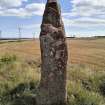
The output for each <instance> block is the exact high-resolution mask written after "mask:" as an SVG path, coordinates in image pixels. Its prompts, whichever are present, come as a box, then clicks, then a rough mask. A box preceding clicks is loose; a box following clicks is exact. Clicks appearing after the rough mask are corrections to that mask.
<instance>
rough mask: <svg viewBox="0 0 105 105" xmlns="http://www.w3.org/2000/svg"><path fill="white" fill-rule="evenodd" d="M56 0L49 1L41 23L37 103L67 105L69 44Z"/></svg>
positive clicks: (38, 104) (40, 104)
mask: <svg viewBox="0 0 105 105" xmlns="http://www.w3.org/2000/svg"><path fill="white" fill-rule="evenodd" d="M52 1H53V0H52ZM55 1H57V0H54V2H51V0H50V2H49V0H48V1H47V4H46V8H45V12H44V15H43V21H42V25H41V33H40V48H41V59H42V65H41V81H40V85H39V87H38V94H37V97H36V102H37V105H65V104H66V102H67V92H66V66H67V59H68V53H67V44H66V37H65V30H64V25H63V22H62V19H61V11H60V6H59V5H58V1H57V2H55Z"/></svg>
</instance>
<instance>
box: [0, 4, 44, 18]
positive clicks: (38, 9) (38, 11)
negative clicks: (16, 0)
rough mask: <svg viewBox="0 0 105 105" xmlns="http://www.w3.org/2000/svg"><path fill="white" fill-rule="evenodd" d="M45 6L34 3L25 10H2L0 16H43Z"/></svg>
mask: <svg viewBox="0 0 105 105" xmlns="http://www.w3.org/2000/svg"><path fill="white" fill-rule="evenodd" d="M44 8H45V4H42V3H32V4H28V5H26V6H25V7H24V8H18V9H17V8H10V9H3V10H0V16H18V17H30V16H33V15H38V16H42V15H43V12H44Z"/></svg>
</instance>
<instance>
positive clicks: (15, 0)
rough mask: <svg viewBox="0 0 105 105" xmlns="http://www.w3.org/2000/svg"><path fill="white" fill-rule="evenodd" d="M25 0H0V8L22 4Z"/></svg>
mask: <svg viewBox="0 0 105 105" xmlns="http://www.w3.org/2000/svg"><path fill="white" fill-rule="evenodd" d="M26 1H27V0H0V7H2V8H10V7H18V6H21V5H22V2H26Z"/></svg>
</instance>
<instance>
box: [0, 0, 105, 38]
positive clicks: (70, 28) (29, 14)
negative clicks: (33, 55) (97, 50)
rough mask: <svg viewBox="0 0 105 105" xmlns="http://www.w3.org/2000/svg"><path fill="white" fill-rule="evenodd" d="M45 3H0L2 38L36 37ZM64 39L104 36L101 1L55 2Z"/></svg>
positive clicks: (34, 0) (1, 0) (38, 0)
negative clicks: (63, 31)
mask: <svg viewBox="0 0 105 105" xmlns="http://www.w3.org/2000/svg"><path fill="white" fill-rule="evenodd" d="M46 1H47V0H0V30H1V31H2V37H14V38H16V37H19V30H18V29H19V28H21V33H22V37H27V38H31V37H33V36H34V37H39V33H40V25H41V22H42V16H43V12H44V8H45V4H46ZM59 3H60V5H61V11H62V19H63V22H64V25H65V31H66V36H73V35H76V36H77V37H89V36H95V35H98V36H99V35H101V36H103V35H105V0H59Z"/></svg>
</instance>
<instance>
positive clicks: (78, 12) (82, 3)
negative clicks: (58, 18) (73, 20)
mask: <svg viewBox="0 0 105 105" xmlns="http://www.w3.org/2000/svg"><path fill="white" fill-rule="evenodd" d="M71 3H72V5H73V6H72V7H73V8H72V12H71V14H74V16H88V17H89V16H101V15H103V14H104V15H105V0H100V1H99V0H72V1H71Z"/></svg>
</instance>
